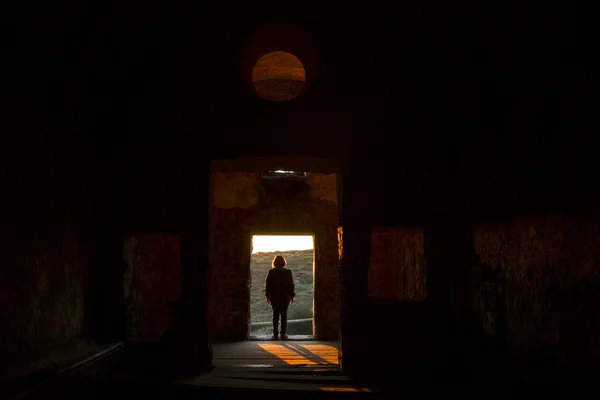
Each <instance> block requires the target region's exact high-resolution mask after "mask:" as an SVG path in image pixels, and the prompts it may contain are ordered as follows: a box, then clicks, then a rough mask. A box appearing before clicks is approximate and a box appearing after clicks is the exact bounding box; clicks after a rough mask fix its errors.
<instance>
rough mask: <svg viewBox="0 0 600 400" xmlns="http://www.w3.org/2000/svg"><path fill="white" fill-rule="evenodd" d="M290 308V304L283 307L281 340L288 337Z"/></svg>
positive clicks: (287, 303)
mask: <svg viewBox="0 0 600 400" xmlns="http://www.w3.org/2000/svg"><path fill="white" fill-rule="evenodd" d="M289 306H290V303H289V302H286V303H285V304H282V305H281V310H280V311H281V338H282V339H283V338H284V336H287V312H288V307H289Z"/></svg>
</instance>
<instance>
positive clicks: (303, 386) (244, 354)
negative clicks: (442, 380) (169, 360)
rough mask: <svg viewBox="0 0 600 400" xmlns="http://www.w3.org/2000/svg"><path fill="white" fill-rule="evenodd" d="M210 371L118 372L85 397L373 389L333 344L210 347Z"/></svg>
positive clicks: (268, 395)
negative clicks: (351, 371) (349, 371)
mask: <svg viewBox="0 0 600 400" xmlns="http://www.w3.org/2000/svg"><path fill="white" fill-rule="evenodd" d="M212 364H213V368H212V370H211V371H209V372H208V373H205V374H198V375H193V376H185V377H177V378H168V377H166V376H165V375H154V376H144V373H143V368H139V367H140V366H138V367H137V368H135V369H119V368H118V367H117V368H116V369H115V370H114V371H113V372H112V373H109V374H108V375H107V376H106V377H104V378H102V379H100V380H98V381H96V382H94V383H93V384H91V385H90V386H88V387H87V388H86V389H85V390H84V391H83V394H85V396H86V397H87V398H98V399H99V398H106V397H111V396H117V395H122V394H123V393H131V394H132V395H134V394H135V395H136V396H144V397H146V396H149V397H151V398H188V397H197V396H206V395H211V396H213V395H214V396H217V395H223V396H229V395H237V394H238V393H247V394H251V395H260V396H261V397H262V398H273V397H285V398H306V396H307V395H308V394H307V392H310V396H314V395H316V396H322V395H323V396H327V397H330V396H331V395H336V394H343V395H347V394H354V395H356V394H363V395H370V394H372V392H376V391H377V390H376V389H373V388H367V387H363V386H361V385H357V384H356V383H354V382H353V381H352V380H351V379H350V378H348V377H346V376H344V375H343V374H342V373H341V371H340V369H339V364H338V349H337V343H336V342H324V341H307V340H304V341H294V340H287V341H243V342H235V343H225V344H216V345H213V363H212Z"/></svg>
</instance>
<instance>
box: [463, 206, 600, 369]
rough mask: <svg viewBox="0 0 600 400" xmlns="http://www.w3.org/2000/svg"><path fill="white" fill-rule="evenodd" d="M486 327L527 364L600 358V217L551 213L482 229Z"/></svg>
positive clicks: (477, 299) (477, 241)
mask: <svg viewBox="0 0 600 400" xmlns="http://www.w3.org/2000/svg"><path fill="white" fill-rule="evenodd" d="M474 245H475V251H476V260H475V266H474V270H473V273H474V275H473V282H474V283H475V285H474V287H473V293H474V296H473V303H472V307H473V310H474V311H475V314H476V316H477V318H476V320H477V321H478V325H479V328H480V329H481V330H483V332H484V333H485V334H487V335H488V336H489V337H490V338H493V339H495V340H496V341H498V342H501V343H502V344H504V345H505V346H506V347H507V348H508V349H509V350H511V352H512V354H514V355H515V356H517V359H519V360H521V361H523V362H528V363H534V365H535V363H539V362H542V361H543V362H551V363H557V364H562V365H570V364H575V363H577V364H579V365H581V363H582V362H584V363H586V362H597V361H598V360H599V357H600V340H599V339H598V338H599V337H600V289H599V282H600V219H599V218H598V217H594V218H589V216H586V218H584V217H581V216H580V217H577V216H574V215H566V214H551V215H546V216H544V217H538V218H531V219H521V220H516V221H512V222H507V223H501V224H496V225H489V226H480V227H478V228H476V229H475V234H474Z"/></svg>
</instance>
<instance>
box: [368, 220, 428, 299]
mask: <svg viewBox="0 0 600 400" xmlns="http://www.w3.org/2000/svg"><path fill="white" fill-rule="evenodd" d="M368 290H369V296H372V297H375V298H379V299H385V300H391V301H422V300H425V298H426V297H427V270H426V265H425V255H424V252H423V232H422V229H420V228H414V229H410V228H381V229H375V230H373V232H372V233H371V262H370V264H369V289H368Z"/></svg>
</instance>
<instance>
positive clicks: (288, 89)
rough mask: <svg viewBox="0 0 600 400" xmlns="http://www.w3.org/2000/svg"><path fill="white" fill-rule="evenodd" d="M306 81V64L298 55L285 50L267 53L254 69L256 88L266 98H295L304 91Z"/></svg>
mask: <svg viewBox="0 0 600 400" xmlns="http://www.w3.org/2000/svg"><path fill="white" fill-rule="evenodd" d="M305 81H306V73H305V71H304V66H303V65H302V63H301V62H300V60H299V59H298V57H296V56H294V55H293V54H290V53H286V52H285V51H274V52H271V53H268V54H265V55H264V56H262V57H261V58H260V60H258V62H257V63H256V65H255V66H254V69H253V70H252V84H253V85H254V90H256V93H257V94H258V95H259V96H260V97H262V98H263V99H266V100H271V101H286V100H292V99H295V98H296V97H298V95H299V94H300V93H302V90H303V89H304V83H305Z"/></svg>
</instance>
